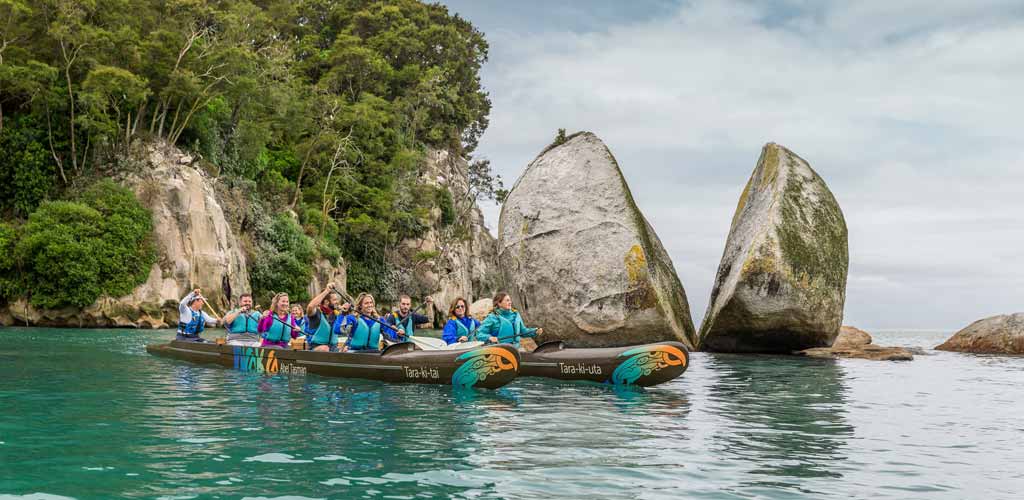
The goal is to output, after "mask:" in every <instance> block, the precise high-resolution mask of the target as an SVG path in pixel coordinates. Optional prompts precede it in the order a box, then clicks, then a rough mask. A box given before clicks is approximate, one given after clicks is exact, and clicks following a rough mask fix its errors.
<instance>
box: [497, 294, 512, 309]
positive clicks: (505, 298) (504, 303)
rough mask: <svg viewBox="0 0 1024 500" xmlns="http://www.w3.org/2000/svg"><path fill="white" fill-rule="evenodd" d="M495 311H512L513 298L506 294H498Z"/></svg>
mask: <svg viewBox="0 0 1024 500" xmlns="http://www.w3.org/2000/svg"><path fill="white" fill-rule="evenodd" d="M494 309H495V310H497V309H505V310H506V311H510V310H512V296H511V295H509V294H507V293H505V292H498V293H497V295H495V296H494Z"/></svg>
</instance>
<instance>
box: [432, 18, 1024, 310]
mask: <svg viewBox="0 0 1024 500" xmlns="http://www.w3.org/2000/svg"><path fill="white" fill-rule="evenodd" d="M443 3H444V4H445V5H447V6H448V7H449V9H450V10H451V11H452V12H455V13H457V14H459V15H460V16H462V17H464V18H466V19H468V20H470V21H471V22H472V23H473V24H474V25H476V26H477V27H478V28H479V29H480V30H481V31H483V32H484V33H485V35H486V38H487V40H488V42H489V44H490V60H489V61H488V62H487V64H485V66H484V68H483V70H482V79H483V85H484V87H485V88H486V90H487V91H488V92H489V94H490V97H491V100H492V103H493V109H492V111H491V115H490V127H489V128H488V130H487V132H486V133H485V134H484V136H483V138H482V140H481V143H480V146H479V148H478V150H477V152H476V156H477V157H486V158H488V159H490V160H491V165H492V167H493V168H494V169H495V171H496V172H497V173H498V174H500V175H501V176H502V177H503V178H504V179H505V184H506V186H507V187H511V185H512V184H513V183H514V182H515V180H516V179H517V178H518V177H519V175H520V174H521V173H522V172H523V170H524V169H525V167H526V165H527V164H528V163H529V162H530V161H531V160H532V159H533V158H534V157H535V156H536V155H537V154H538V153H539V152H540V151H541V149H543V148H544V147H545V146H546V145H547V144H549V143H550V142H551V140H552V139H553V138H554V135H555V133H556V131H557V129H559V128H565V129H567V130H568V131H569V132H574V131H578V130H589V131H591V132H594V133H595V134H597V135H598V137H600V138H601V139H602V140H603V141H604V142H605V144H607V145H608V147H609V148H610V149H611V151H612V153H613V154H614V155H615V157H616V159H617V160H618V162H619V165H620V166H621V167H622V169H623V174H624V175H625V177H626V180H627V182H628V183H629V186H630V188H631V190H632V192H633V195H634V198H635V199H636V202H637V204H638V205H639V207H640V209H641V211H642V212H643V213H644V215H645V216H646V217H647V219H648V220H649V221H650V223H651V225H652V226H653V227H654V229H655V231H656V232H657V233H658V236H659V237H660V239H661V241H662V243H663V244H664V245H665V248H666V249H667V250H668V253H669V254H670V255H671V257H672V260H673V264H674V265H675V268H676V271H677V272H678V274H679V277H680V279H681V281H682V282H683V286H684V288H685V289H686V293H687V296H688V298H689V304H690V309H691V312H692V314H693V319H694V322H695V323H699V322H700V321H701V319H702V318H703V316H704V310H705V308H706V307H707V303H708V298H709V296H710V293H711V286H712V283H713V281H714V278H715V273H716V271H717V269H718V264H719V261H720V259H721V256H722V250H723V249H724V247H725V240H726V237H727V236H728V233H729V224H730V220H731V218H732V215H733V211H734V210H735V208H736V202H737V201H738V199H739V195H740V192H741V191H742V190H743V186H744V185H745V183H746V181H747V179H748V178H749V176H750V174H751V172H752V170H753V168H754V166H755V164H756V162H757V158H758V155H759V154H760V150H761V147H762V146H763V145H764V144H765V143H767V142H777V143H779V144H782V145H784V146H786V147H787V148H789V149H791V150H793V151H794V152H796V153H797V154H799V155H800V156H801V157H803V158H804V159H806V160H807V161H808V162H809V163H810V164H811V166H812V168H814V169H815V170H816V171H817V172H818V174H820V175H821V176H822V177H823V178H824V179H825V181H826V183H827V184H828V186H829V188H830V189H831V190H832V192H833V194H834V195H835V197H836V199H837V200H838V201H839V204H840V207H841V208H842V210H843V213H844V215H845V217H846V224H847V227H848V228H849V238H850V239H849V248H850V269H849V278H848V282H847V297H846V310H845V318H844V324H850V325H856V326H859V327H862V328H869V329H870V328H873V329H943V330H957V329H959V328H962V327H964V326H966V325H967V324H969V323H971V322H973V321H975V320H978V319H981V318H984V317H987V316H991V315H996V314H1008V313H1013V312H1019V311H1024V126H1022V125H1024V123H1022V122H1024V2H1020V1H1019V0H1013V1H1000V0H965V1H958V2H950V1H941V0H903V1H896V0H889V1H864V2H846V1H825V0H820V1H819V0H779V1H770V2H755V1H739V0H716V1H706V2H705V1H667V0H665V1H662V0H652V1H647V2H643V1H630V2H621V1H617V0H610V1H606V0H588V1H568V0H567V1H563V2H542V1H536V0H519V1H516V2H507V1H501V0H447V1H444V2H443ZM482 205H483V206H482V208H483V209H484V212H485V217H486V218H487V223H488V225H489V226H490V227H491V229H492V232H494V233H496V232H497V231H496V230H497V225H498V215H499V213H500V208H499V207H498V206H496V205H494V204H493V203H490V202H483V203H482Z"/></svg>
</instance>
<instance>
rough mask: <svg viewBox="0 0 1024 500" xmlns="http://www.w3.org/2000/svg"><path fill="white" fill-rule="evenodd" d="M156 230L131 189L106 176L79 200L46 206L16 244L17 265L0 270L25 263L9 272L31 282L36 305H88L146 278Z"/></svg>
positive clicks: (31, 219) (153, 257)
mask: <svg viewBox="0 0 1024 500" xmlns="http://www.w3.org/2000/svg"><path fill="white" fill-rule="evenodd" d="M152 231H153V223H152V216H151V214H150V213H149V211H148V210H146V209H145V208H143V207H142V206H141V205H140V204H139V202H138V200H136V198H135V195H134V194H133V193H132V192H131V191H129V190H128V189H126V188H123V187H121V186H118V185H117V184H115V183H114V182H112V181H101V182H99V183H97V184H95V185H93V186H92V187H90V188H89V189H86V190H85V191H84V192H83V193H82V194H81V196H79V197H78V198H77V199H76V200H75V201H48V202H44V203H43V204H42V205H40V206H39V208H38V209H37V210H36V211H35V212H33V213H32V215H31V216H29V218H28V222H27V223H26V224H25V226H24V227H23V228H22V233H23V234H22V235H21V237H20V238H19V239H18V241H17V243H16V244H15V245H14V252H13V254H14V261H15V262H14V266H11V264H7V263H4V264H0V271H3V269H2V268H3V267H5V266H10V267H20V270H21V272H20V273H9V274H7V276H8V278H10V277H13V276H17V277H20V278H21V279H22V280H23V281H22V282H21V283H20V285H21V286H24V285H26V284H31V286H27V287H25V291H27V292H28V293H29V294H30V299H31V302H32V305H35V306H39V307H45V308H55V307H61V306H75V307H85V306H88V305H90V304H92V303H93V302H95V301H96V299H97V298H98V297H99V296H100V295H101V294H104V295H109V296H113V297H117V296H122V295H127V294H129V293H131V292H132V290H133V289H134V288H135V287H136V286H138V285H140V284H142V283H143V282H144V281H145V280H146V276H147V275H148V274H149V269H150V266H152V265H153V262H154V261H155V260H156V253H155V252H154V250H153V245H152V242H151V240H150V235H151V233H152ZM3 232H4V231H0V233H3ZM2 239H3V234H0V240H2ZM0 244H3V242H2V241H0Z"/></svg>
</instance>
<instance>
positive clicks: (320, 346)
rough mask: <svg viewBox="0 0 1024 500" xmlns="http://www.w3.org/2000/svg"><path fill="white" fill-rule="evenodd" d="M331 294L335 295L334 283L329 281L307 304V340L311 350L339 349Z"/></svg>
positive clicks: (332, 350)
mask: <svg viewBox="0 0 1024 500" xmlns="http://www.w3.org/2000/svg"><path fill="white" fill-rule="evenodd" d="M331 295H334V283H328V284H327V288H324V290H323V291H322V292H320V294H319V295H317V296H316V297H313V299H312V300H310V301H309V305H308V306H306V318H307V319H306V325H305V332H306V342H307V343H308V344H309V347H308V348H309V350H311V351H331V352H334V351H337V350H338V336H337V335H336V334H335V331H334V324H333V322H332V320H333V319H334V314H333V310H332V309H331Z"/></svg>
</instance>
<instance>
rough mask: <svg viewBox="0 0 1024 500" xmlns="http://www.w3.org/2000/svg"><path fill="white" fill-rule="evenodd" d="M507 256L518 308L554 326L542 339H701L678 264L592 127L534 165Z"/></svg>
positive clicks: (510, 218)
mask: <svg viewBox="0 0 1024 500" xmlns="http://www.w3.org/2000/svg"><path fill="white" fill-rule="evenodd" d="M498 252H499V255H498V261H499V267H500V268H501V271H502V276H503V278H504V282H505V284H506V285H507V286H508V292H509V293H510V294H511V295H512V297H513V300H514V302H515V304H516V307H518V308H519V310H520V312H521V313H522V315H523V318H524V320H525V321H526V323H527V324H528V325H530V326H540V327H544V329H545V334H544V335H543V337H542V338H540V339H538V342H543V341H548V340H564V341H567V343H569V344H570V345H574V346H585V347H601V346H620V345H630V344H638V343H645V342H655V341H660V340H678V341H681V342H683V343H685V344H686V345H688V346H690V347H693V346H695V345H696V335H695V332H694V328H693V321H692V319H691V317H690V309H689V304H688V303H687V299H686V292H685V291H684V290H683V286H682V284H681V283H680V281H679V278H678V277H677V276H676V272H675V268H674V267H673V265H672V261H671V260H670V259H669V256H668V254H667V252H665V249H664V248H663V247H662V244H661V241H660V240H659V239H658V236H657V235H656V234H655V233H654V230H653V229H652V228H651V226H650V224H648V222H647V220H646V219H645V218H644V216H643V214H641V213H640V210H639V209H638V208H637V205H636V203H635V201H634V200H633V196H632V194H631V193H630V191H629V186H627V184H626V181H625V178H624V177H623V176H622V172H621V170H620V169H619V165H618V163H617V162H616V160H615V158H614V157H613V156H612V154H611V152H610V151H609V150H608V148H607V147H606V146H605V145H604V143H603V142H601V140H600V139H598V137H597V136H595V135H594V134H592V133H589V132H583V133H578V134H575V135H572V136H569V137H567V138H565V140H564V142H560V143H558V144H554V145H552V146H550V147H548V148H547V149H545V150H544V151H543V152H542V153H541V154H540V155H539V156H538V157H537V158H536V159H534V160H533V162H531V163H530V164H529V165H528V166H527V167H526V171H525V172H524V173H523V175H522V176H521V177H520V178H519V180H518V181H516V184H515V186H513V188H512V190H511V192H510V193H509V195H508V197H507V198H506V199H505V202H504V204H503V206H502V209H501V217H500V221H499V229H498Z"/></svg>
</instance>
